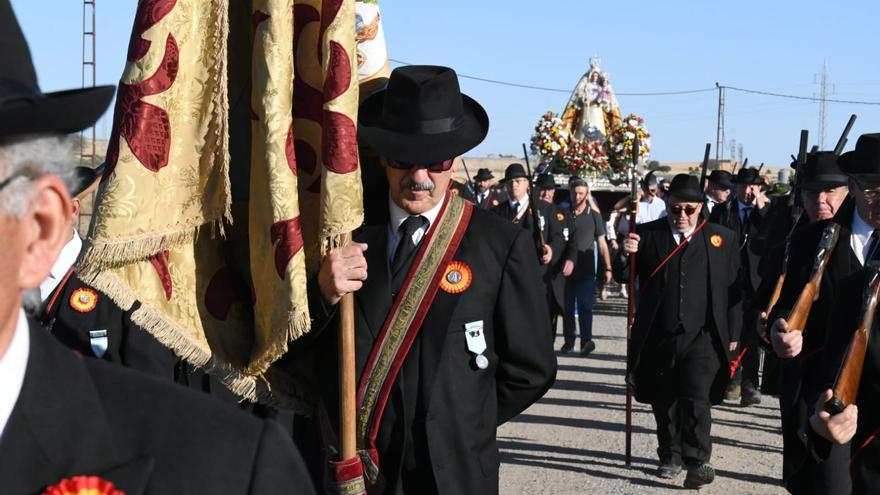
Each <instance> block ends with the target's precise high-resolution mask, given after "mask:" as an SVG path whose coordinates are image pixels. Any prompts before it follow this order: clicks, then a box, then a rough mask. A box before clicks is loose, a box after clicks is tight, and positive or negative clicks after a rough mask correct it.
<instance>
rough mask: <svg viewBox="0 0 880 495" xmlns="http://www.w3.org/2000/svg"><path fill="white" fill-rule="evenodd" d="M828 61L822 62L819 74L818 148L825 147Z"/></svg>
mask: <svg viewBox="0 0 880 495" xmlns="http://www.w3.org/2000/svg"><path fill="white" fill-rule="evenodd" d="M828 91H829V84H828V62H827V61H823V62H822V73H821V74H819V149H820V150H822V149H825V124H826V122H827V117H828V113H827V111H828Z"/></svg>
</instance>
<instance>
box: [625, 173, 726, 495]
mask: <svg viewBox="0 0 880 495" xmlns="http://www.w3.org/2000/svg"><path fill="white" fill-rule="evenodd" d="M703 199H704V196H703V190H702V188H701V187H700V184H699V179H698V178H697V177H694V176H690V175H687V174H679V175H676V176H675V177H674V178H673V179H672V182H671V184H670V186H669V194H668V196H667V202H666V205H667V216H666V217H665V218H660V219H658V220H655V221H653V222H649V223H646V224H643V225H640V226H639V230H638V234H629V235H628V237H627V238H626V240H625V241H624V242H623V249H622V250H621V254H620V255H618V256H617V257H616V258H615V261H614V263H615V265H616V266H615V271H616V272H618V273H624V272H627V270H628V266H627V265H628V263H629V256H628V255H629V254H630V253H638V256H637V258H636V260H637V266H636V271H637V277H638V284H639V300H638V307H637V308H636V316H635V322H634V323H633V327H632V338H631V340H630V346H631V348H630V353H629V362H628V363H627V384H628V385H629V386H631V387H632V388H633V391H634V394H635V398H636V400H638V401H639V402H643V403H648V404H651V408H652V410H653V411H654V418H655V419H656V421H657V439H658V443H659V447H658V449H657V454H658V456H659V458H660V466H659V467H658V469H657V476H659V477H661V478H667V479H673V478H675V477H677V476H678V474H679V473H680V472H681V471H682V465H684V466H685V467H686V468H687V477H686V478H685V481H684V486H685V488H700V487H701V486H703V485H706V484H708V483H711V482H712V481H713V480H714V479H715V470H714V468H713V467H712V465H711V464H710V463H709V460H710V456H711V453H712V441H711V437H710V434H709V431H710V429H711V426H712V417H711V406H712V404H718V403H720V402H721V400H722V398H723V395H724V390H725V387H726V386H727V383H728V381H729V378H730V373H729V363H730V351H731V349H732V348H733V346H735V345H736V341H737V340H738V338H739V335H738V334H737V333H736V332H737V330H738V329H737V328H733V327H729V326H728V321H729V320H730V317H731V315H732V314H734V313H735V312H737V311H742V309H741V308H740V307H739V305H738V304H739V296H738V293H739V285H738V282H737V274H738V271H739V270H738V269H739V253H738V252H737V248H738V245H737V242H736V241H737V239H736V234H735V233H734V232H732V231H731V230H730V229H727V228H725V227H722V226H720V225H716V224H712V223H708V222H707V221H706V220H705V219H703V217H702V216H701V211H702V208H703Z"/></svg>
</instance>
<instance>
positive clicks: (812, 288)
mask: <svg viewBox="0 0 880 495" xmlns="http://www.w3.org/2000/svg"><path fill="white" fill-rule="evenodd" d="M839 234H840V226H839V225H838V224H836V223H830V224H828V226H827V227H825V230H824V231H823V232H822V239H821V240H820V241H819V247H818V250H817V252H816V262H815V264H814V265H813V273H812V275H811V276H810V281H809V282H807V285H805V286H804V288H803V290H802V291H801V294H800V296H798V299H797V302H796V303H795V304H794V307H793V308H792V309H791V312H789V313H788V318H786V319H785V320H786V321H787V322H788V328H789V330H788V331H789V332H792V331H799V332H803V331H804V327H805V326H806V324H807V319H808V318H809V317H810V310H811V309H813V303H814V302H816V300H817V299H819V287H820V286H821V284H822V276H823V275H824V274H825V267H826V266H828V261H829V260H830V259H831V254H832V253H833V252H834V247H835V246H836V245H837V238H838V236H839Z"/></svg>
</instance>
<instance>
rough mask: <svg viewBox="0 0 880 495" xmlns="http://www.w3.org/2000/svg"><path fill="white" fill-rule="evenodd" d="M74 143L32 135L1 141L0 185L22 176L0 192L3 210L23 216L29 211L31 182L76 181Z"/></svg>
mask: <svg viewBox="0 0 880 495" xmlns="http://www.w3.org/2000/svg"><path fill="white" fill-rule="evenodd" d="M73 148H74V147H73V142H72V140H71V139H70V138H68V137H66V136H46V135H31V136H22V137H16V138H13V139H6V140H2V141H0V181H3V180H6V179H7V178H9V177H11V176H13V175H19V177H16V178H15V179H13V180H12V182H10V183H9V184H8V185H7V186H6V187H5V188H4V189H3V190H2V191H0V210H3V211H5V212H7V213H10V214H12V215H21V214H22V213H24V211H25V210H26V209H27V206H28V202H29V200H30V194H31V188H29V187H23V186H24V185H25V184H27V183H28V182H29V181H30V179H34V178H37V177H41V176H43V175H58V176H59V177H61V178H62V179H65V181H67V182H69V181H70V180H71V179H72V171H73V168H74V167H73V165H74V154H73Z"/></svg>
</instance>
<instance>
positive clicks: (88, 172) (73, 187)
mask: <svg viewBox="0 0 880 495" xmlns="http://www.w3.org/2000/svg"><path fill="white" fill-rule="evenodd" d="M106 165H107V162H104V163H102V164H100V165H98V166H97V167H95V168H92V167H76V168H74V169H73V171H72V172H71V179H70V181H69V182H70V183H69V184H68V186H69V188H70V195H71V196H73V197H74V198H76V197H78V196H80V195H81V194H83V193H84V192H86V191H88V190H89V189H91V188H92V186H93V185H95V184H96V183H97V182H98V179H100V178H101V175H103V173H104V168H105V166H106Z"/></svg>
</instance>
